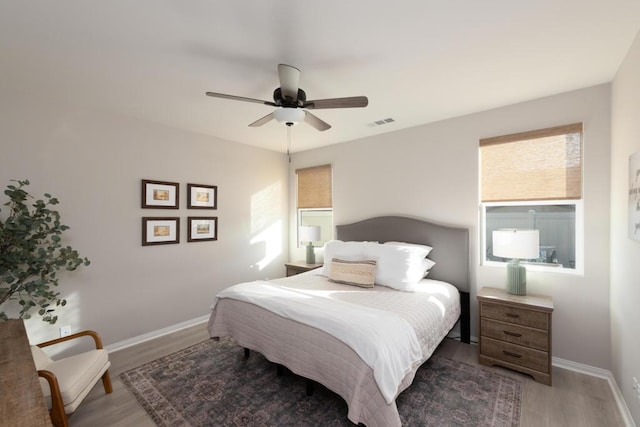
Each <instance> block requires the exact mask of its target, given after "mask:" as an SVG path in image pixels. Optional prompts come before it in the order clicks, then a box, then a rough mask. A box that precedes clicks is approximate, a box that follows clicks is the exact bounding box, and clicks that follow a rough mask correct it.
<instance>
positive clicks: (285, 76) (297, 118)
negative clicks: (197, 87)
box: [206, 64, 369, 131]
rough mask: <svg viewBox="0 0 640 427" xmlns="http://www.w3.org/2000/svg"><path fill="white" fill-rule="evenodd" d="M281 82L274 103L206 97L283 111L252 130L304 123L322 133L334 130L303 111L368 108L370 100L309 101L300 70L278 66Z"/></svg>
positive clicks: (220, 96) (217, 94) (232, 97)
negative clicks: (270, 124) (273, 123)
mask: <svg viewBox="0 0 640 427" xmlns="http://www.w3.org/2000/svg"><path fill="white" fill-rule="evenodd" d="M278 78H279V79H280V87H279V88H277V89H276V90H274V91H273V102H272V101H263V100H261V99H254V98H246V97H243V96H235V95H226V94H224V93H216V92H207V93H206V94H207V96H212V97H214V98H225V99H233V100H236V101H245V102H253V103H257V104H264V105H270V106H272V107H280V108H278V109H277V110H275V111H273V112H271V113H269V114H267V115H266V116H264V117H262V118H260V119H258V120H256V121H255V122H253V123H251V124H250V125H249V126H252V127H258V126H262V125H264V124H265V123H268V122H270V121H271V120H273V119H276V120H277V121H278V122H281V123H285V124H286V125H287V126H293V125H294V124H295V123H299V122H305V123H307V124H309V125H311V126H313V127H314V128H316V129H317V130H319V131H325V130H327V129H329V128H331V125H330V124H329V123H327V122H325V121H324V120H322V119H320V118H319V117H317V116H315V115H313V114H311V113H310V112H308V111H306V110H303V108H304V109H308V110H321V109H328V108H360V107H366V106H367V105H368V104H369V100H368V99H367V97H366V96H352V97H347V98H330V99H316V100H311V101H307V94H306V93H305V92H304V91H303V90H302V89H300V87H299V83H300V70H299V69H297V68H296V67H292V66H291V65H286V64H278Z"/></svg>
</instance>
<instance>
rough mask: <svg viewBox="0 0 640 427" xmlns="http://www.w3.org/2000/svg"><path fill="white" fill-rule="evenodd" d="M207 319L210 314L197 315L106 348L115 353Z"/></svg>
mask: <svg viewBox="0 0 640 427" xmlns="http://www.w3.org/2000/svg"><path fill="white" fill-rule="evenodd" d="M207 320H209V315H208V314H207V315H205V316H200V317H196V318H195V319H191V320H186V321H184V322H180V323H176V324H175V325H171V326H167V327H166V328H162V329H157V330H155V331H151V332H148V333H146V334H142V335H138V336H137V337H133V338H129V339H126V340H124V341H118V342H116V343H113V344H109V345H108V346H106V347H105V348H106V349H107V351H108V352H109V353H115V352H116V351H120V350H124V349H125V348H128V347H132V346H134V345H137V344H142V343H143V342H147V341H151V340H152V339H155V338H160V337H162V336H165V335H169V334H171V333H173V332H178V331H181V330H183V329H187V328H190V327H192V326H195V325H199V324H201V323H205V322H206V321H207Z"/></svg>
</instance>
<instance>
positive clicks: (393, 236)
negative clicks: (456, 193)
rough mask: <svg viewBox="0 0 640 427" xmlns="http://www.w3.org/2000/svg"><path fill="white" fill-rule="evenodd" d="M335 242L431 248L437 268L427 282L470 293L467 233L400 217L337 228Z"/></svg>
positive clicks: (384, 217)
mask: <svg viewBox="0 0 640 427" xmlns="http://www.w3.org/2000/svg"><path fill="white" fill-rule="evenodd" d="M336 238H337V239H338V240H343V241H348V240H355V241H364V240H371V241H378V242H380V243H384V242H388V241H394V240H395V241H399V242H407V243H418V244H423V245H429V246H431V247H433V251H431V253H430V254H429V258H430V259H432V260H433V261H435V263H436V265H435V266H434V267H433V268H432V269H431V271H430V272H429V279H434V280H442V281H445V282H449V283H451V284H452V285H454V286H456V287H457V288H458V289H459V290H461V291H465V292H470V284H469V230H468V229H466V228H456V227H449V226H444V225H440V224H435V223H432V222H428V221H422V220H418V219H413V218H405V217H400V216H381V217H377V218H371V219H365V220H363V221H360V222H356V223H353V224H346V225H338V226H336Z"/></svg>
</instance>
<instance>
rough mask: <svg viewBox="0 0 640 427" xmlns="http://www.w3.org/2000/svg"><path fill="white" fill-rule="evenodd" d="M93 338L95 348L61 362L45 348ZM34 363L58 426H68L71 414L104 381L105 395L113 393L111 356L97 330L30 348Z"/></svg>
mask: <svg viewBox="0 0 640 427" xmlns="http://www.w3.org/2000/svg"><path fill="white" fill-rule="evenodd" d="M85 336H90V337H92V338H93V341H94V344H95V349H92V350H89V351H86V352H84V353H80V354H76V355H73V356H69V357H65V358H62V359H58V360H53V359H51V358H50V357H49V356H48V355H47V353H45V352H44V351H43V350H42V348H43V347H48V346H50V345H54V344H60V343H63V342H66V341H70V340H74V339H78V338H81V337H85ZM31 353H32V355H33V361H34V362H35V365H36V369H37V370H38V375H39V376H40V377H41V378H40V386H41V387H42V393H43V394H44V397H45V400H46V402H47V406H48V407H49V413H50V415H51V422H52V423H53V425H54V426H56V427H67V426H68V425H69V424H68V415H71V414H72V413H73V412H74V411H75V410H76V409H77V408H78V406H80V403H82V401H83V400H84V398H85V397H86V396H87V395H88V394H89V392H90V391H91V389H93V386H94V385H95V384H96V383H97V382H98V380H100V379H102V385H103V386H104V391H105V392H106V393H111V392H112V390H113V389H112V386H111V377H110V376H109V366H111V363H110V362H109V355H108V354H107V350H105V349H103V348H102V340H101V339H100V336H99V335H98V334H97V333H96V332H94V331H83V332H78V333H76V334H72V335H69V336H66V337H63V338H57V339H55V340H51V341H47V342H44V343H41V344H38V345H32V346H31Z"/></svg>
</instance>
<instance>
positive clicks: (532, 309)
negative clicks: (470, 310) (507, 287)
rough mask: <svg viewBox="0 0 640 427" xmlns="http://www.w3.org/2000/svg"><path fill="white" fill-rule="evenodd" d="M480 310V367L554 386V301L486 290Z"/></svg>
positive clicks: (481, 297)
mask: <svg viewBox="0 0 640 427" xmlns="http://www.w3.org/2000/svg"><path fill="white" fill-rule="evenodd" d="M478 310H479V313H480V326H479V327H480V333H479V335H480V342H479V345H478V358H479V362H480V364H482V365H500V366H503V367H505V368H509V369H513V370H515V371H519V372H522V373H525V374H529V375H531V376H532V377H533V378H534V379H535V380H536V381H539V382H541V383H544V384H547V385H551V315H552V313H553V300H552V299H551V297H547V296H541V295H511V294H509V293H507V292H506V291H504V290H502V289H496V288H488V287H485V288H482V289H480V291H479V292H478Z"/></svg>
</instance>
